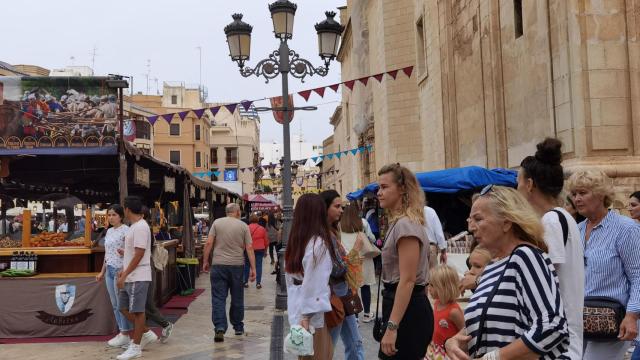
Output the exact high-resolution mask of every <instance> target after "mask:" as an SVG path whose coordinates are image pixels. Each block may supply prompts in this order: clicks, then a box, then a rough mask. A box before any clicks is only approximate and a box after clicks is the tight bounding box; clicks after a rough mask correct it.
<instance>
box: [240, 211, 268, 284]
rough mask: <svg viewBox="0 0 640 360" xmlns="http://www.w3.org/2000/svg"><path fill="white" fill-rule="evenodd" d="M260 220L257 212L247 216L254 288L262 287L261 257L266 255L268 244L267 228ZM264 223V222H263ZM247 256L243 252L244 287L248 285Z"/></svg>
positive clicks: (248, 265)
mask: <svg viewBox="0 0 640 360" xmlns="http://www.w3.org/2000/svg"><path fill="white" fill-rule="evenodd" d="M261 221H264V220H262V219H261V218H259V217H258V215H257V214H251V216H249V233H250V234H251V247H252V248H253V252H254V254H255V258H256V288H257V289H262V259H264V256H265V255H266V253H265V250H266V248H267V246H269V235H268V233H267V229H265V227H264V226H263V225H262V224H261ZM265 225H266V224H265ZM250 268H251V264H250V263H249V257H248V256H247V253H246V252H245V256H244V287H245V288H248V287H249V269H250Z"/></svg>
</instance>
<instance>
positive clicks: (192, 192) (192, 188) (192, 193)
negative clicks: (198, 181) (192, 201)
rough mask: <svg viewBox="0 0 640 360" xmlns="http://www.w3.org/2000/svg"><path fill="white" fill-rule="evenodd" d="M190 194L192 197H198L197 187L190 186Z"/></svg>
mask: <svg viewBox="0 0 640 360" xmlns="http://www.w3.org/2000/svg"><path fill="white" fill-rule="evenodd" d="M190 190H191V191H190V194H191V198H195V197H196V187H195V186H193V185H191V186H190Z"/></svg>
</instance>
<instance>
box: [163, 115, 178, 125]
mask: <svg viewBox="0 0 640 360" xmlns="http://www.w3.org/2000/svg"><path fill="white" fill-rule="evenodd" d="M173 115H175V114H164V115H162V118H163V119H165V121H166V122H168V123H169V124H171V119H173Z"/></svg>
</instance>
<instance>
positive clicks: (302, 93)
mask: <svg viewBox="0 0 640 360" xmlns="http://www.w3.org/2000/svg"><path fill="white" fill-rule="evenodd" d="M298 95H300V96H302V98H303V99H304V101H309V96H311V90H304V91H299V92H298Z"/></svg>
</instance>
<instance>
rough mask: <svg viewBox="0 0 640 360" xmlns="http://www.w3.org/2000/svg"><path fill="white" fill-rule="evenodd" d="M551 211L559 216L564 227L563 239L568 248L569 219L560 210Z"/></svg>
mask: <svg viewBox="0 0 640 360" xmlns="http://www.w3.org/2000/svg"><path fill="white" fill-rule="evenodd" d="M551 211H553V212H554V213H556V214H557V215H558V220H559V221H560V226H562V239H563V240H564V246H567V240H568V239H569V224H568V223H567V218H565V217H564V214H563V213H562V211H560V210H556V209H552V210H551Z"/></svg>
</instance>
